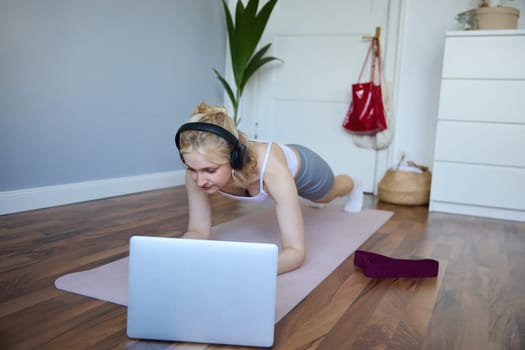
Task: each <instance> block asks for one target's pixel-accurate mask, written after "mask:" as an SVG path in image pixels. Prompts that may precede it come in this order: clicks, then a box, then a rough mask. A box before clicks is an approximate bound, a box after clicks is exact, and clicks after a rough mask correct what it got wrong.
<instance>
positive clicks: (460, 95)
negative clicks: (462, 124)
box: [439, 61, 525, 124]
mask: <svg viewBox="0 0 525 350" xmlns="http://www.w3.org/2000/svg"><path fill="white" fill-rule="evenodd" d="M523 65H524V66H525V61H524V62H523ZM439 119H447V120H450V119H454V120H471V121H493V122H500V123H523V124H525V80H449V79H444V80H442V82H441V93H440V97H439Z"/></svg>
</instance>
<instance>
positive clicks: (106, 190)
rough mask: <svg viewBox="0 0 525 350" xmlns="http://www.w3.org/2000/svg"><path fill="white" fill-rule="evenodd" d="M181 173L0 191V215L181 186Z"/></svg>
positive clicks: (179, 171)
mask: <svg viewBox="0 0 525 350" xmlns="http://www.w3.org/2000/svg"><path fill="white" fill-rule="evenodd" d="M184 176H185V171H184V170H178V171H167V172H161V173H153V174H145V175H138V176H128V177H120V178H113V179H105V180H97V181H88V182H77V183H71V184H65V185H57V186H47V187H36V188H27V189H22V190H15V191H4V192H0V215H4V214H11V213H17V212H22V211H28V210H35V209H42V208H48V207H54V206H57V205H65V204H72V203H79V202H85V201H91V200H95V199H101V198H108V197H115V196H121V195H125V194H130V193H137V192H143V191H150V190H155V189H160V188H166V187H174V186H179V185H183V184H184Z"/></svg>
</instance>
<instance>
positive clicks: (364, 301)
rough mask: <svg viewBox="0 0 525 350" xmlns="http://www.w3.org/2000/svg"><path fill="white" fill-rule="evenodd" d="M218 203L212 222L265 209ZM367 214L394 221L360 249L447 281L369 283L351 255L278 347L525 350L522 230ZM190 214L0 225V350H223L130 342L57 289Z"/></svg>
mask: <svg viewBox="0 0 525 350" xmlns="http://www.w3.org/2000/svg"><path fill="white" fill-rule="evenodd" d="M213 205H214V213H215V214H214V224H218V223H221V222H224V221H227V220H230V219H232V218H235V217H238V216H239V215H243V214H245V213H248V212H251V211H253V210H257V207H255V206H253V204H252V205H251V206H249V205H246V204H243V205H239V204H238V203H237V202H232V201H230V200H228V199H224V198H219V197H215V198H214V200H213ZM366 206H367V207H371V208H378V209H385V210H392V211H394V212H395V215H394V216H393V218H392V219H391V220H390V221H388V222H387V223H386V224H385V225H384V226H383V227H382V228H381V229H379V231H378V232H376V233H375V234H374V235H373V236H372V237H371V238H370V239H369V240H368V241H367V242H366V243H365V244H364V245H363V246H362V247H361V248H362V249H365V250H370V251H374V252H378V253H381V254H386V255H389V256H393V257H401V258H416V257H429V258H435V259H438V260H439V261H440V273H439V277H438V278H427V279H384V280H374V279H369V278H367V277H365V276H364V275H363V274H362V272H361V270H360V269H358V268H355V267H354V265H353V256H351V257H349V258H348V259H347V260H346V261H345V262H344V263H342V264H341V265H340V266H339V267H338V268H337V269H336V270H335V271H334V272H333V273H332V274H331V275H330V276H329V277H328V278H327V279H326V280H324V282H323V283H322V284H320V285H319V286H318V287H317V288H316V289H314V290H313V292H312V293H311V294H310V295H309V296H308V297H307V298H306V299H304V300H303V302H301V303H300V304H299V305H298V306H297V307H296V308H295V309H293V310H292V311H291V312H290V313H289V314H288V315H287V316H286V317H285V318H283V319H282V320H281V321H280V322H279V323H278V324H277V326H276V334H275V346H274V349H328V350H334V349H525V223H519V222H512V221H500V220H491V219H481V218H474V217H467V216H456V215H447V214H442V213H430V214H429V213H428V211H427V208H426V207H401V206H392V205H387V204H382V203H379V204H376V200H375V199H374V198H373V197H372V196H367V198H366ZM186 216H187V201H186V196H185V192H184V189H183V188H182V187H178V188H174V189H167V190H159V191H152V192H146V193H141V194H136V195H129V196H123V197H116V198H110V199H105V200H100V201H93V202H88V203H82V204H75V205H69V206H63V207H56V208H50V209H43V210H38V211H32V212H27V213H18V214H12V215H5V216H0V256H1V259H0V271H1V273H0V349H204V348H206V349H208V348H209V349H219V348H224V347H220V346H207V345H203V344H180V343H179V344H177V343H168V342H142V341H135V340H131V339H128V338H127V337H126V330H125V326H126V308H125V307H122V306H117V305H114V304H111V303H107V302H101V301H96V300H93V299H90V298H87V297H82V296H78V295H74V294H71V293H66V292H62V291H59V290H57V289H55V288H54V285H53V283H54V280H55V279H56V278H57V277H59V276H60V275H63V274H65V273H69V272H73V271H79V270H83V269H88V268H93V267H96V266H99V265H102V264H104V263H107V262H110V261H113V260H116V259H117V258H121V257H124V256H126V255H127V254H128V239H129V237H130V235H132V234H135V233H141V234H148V235H177V234H179V233H181V232H183V231H184V229H185V227H186V223H187V218H186ZM235 349H238V348H235Z"/></svg>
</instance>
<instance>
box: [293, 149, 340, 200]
mask: <svg viewBox="0 0 525 350" xmlns="http://www.w3.org/2000/svg"><path fill="white" fill-rule="evenodd" d="M288 146H290V147H291V148H293V149H294V150H296V151H297V153H298V154H299V157H300V159H301V165H300V166H301V167H300V168H299V170H298V171H297V174H296V175H295V184H296V186H297V192H298V193H299V196H301V197H303V198H306V199H309V200H312V201H315V200H318V199H321V198H323V197H326V195H328V193H329V192H330V190H331V189H332V186H333V185H334V173H333V172H332V169H331V168H330V166H329V165H328V163H327V162H326V161H325V160H324V159H323V158H321V157H320V156H319V155H318V154H317V153H315V152H313V151H312V150H310V149H308V148H306V147H304V146H301V145H288Z"/></svg>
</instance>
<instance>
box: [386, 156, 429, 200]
mask: <svg viewBox="0 0 525 350" xmlns="http://www.w3.org/2000/svg"><path fill="white" fill-rule="evenodd" d="M408 164H409V165H410V166H413V167H417V168H419V169H420V170H422V171H423V172H422V173H416V172H413V171H404V170H398V169H399V165H398V167H397V169H389V170H388V171H387V172H386V174H385V176H383V178H382V179H381V181H380V182H379V186H378V197H379V199H380V200H381V201H383V202H387V203H392V204H402V205H424V204H428V202H429V200H430V182H431V180H432V175H431V173H430V171H429V170H428V168H427V167H426V166H423V165H417V164H415V163H413V162H408Z"/></svg>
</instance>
